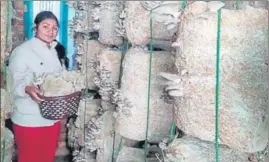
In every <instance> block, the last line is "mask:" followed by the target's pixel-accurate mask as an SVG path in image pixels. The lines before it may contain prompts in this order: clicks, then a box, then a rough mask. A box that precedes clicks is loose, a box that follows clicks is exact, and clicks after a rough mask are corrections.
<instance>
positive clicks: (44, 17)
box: [9, 11, 63, 162]
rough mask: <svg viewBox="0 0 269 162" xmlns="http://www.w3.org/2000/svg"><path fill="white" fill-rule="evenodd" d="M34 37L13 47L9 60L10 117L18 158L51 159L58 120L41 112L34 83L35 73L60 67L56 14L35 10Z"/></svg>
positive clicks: (23, 160) (32, 161) (49, 161)
mask: <svg viewBox="0 0 269 162" xmlns="http://www.w3.org/2000/svg"><path fill="white" fill-rule="evenodd" d="M34 23H35V33H36V34H35V37H33V38H32V39H30V40H27V41H26V42H24V43H22V44H21V45H19V46H18V47H16V48H15V49H14V50H13V52H12V54H11V57H10V60H9V71H10V74H11V77H12V88H13V89H12V90H13V98H14V112H13V114H12V117H11V120H12V122H13V129H14V135H15V142H16V144H17V147H18V162H54V156H55V151H56V148H57V140H58V137H59V133H60V123H59V121H55V120H48V119H45V118H43V117H42V116H41V114H40V111H39V106H38V103H39V102H41V101H42V100H41V99H40V98H39V97H38V94H41V93H42V92H41V91H40V90H39V89H38V87H35V86H34V85H33V84H32V83H33V76H34V75H41V74H44V73H45V74H49V73H52V74H53V73H59V72H61V71H62V69H63V68H62V66H61V63H60V61H59V59H58V54H57V51H56V50H55V47H56V45H57V44H58V43H57V42H55V41H54V40H55V38H56V36H57V34H58V29H59V23H58V20H57V17H56V16H55V15H54V14H53V13H52V12H50V11H43V12H40V13H39V14H37V16H36V18H35V20H34Z"/></svg>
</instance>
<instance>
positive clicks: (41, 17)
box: [34, 11, 59, 26]
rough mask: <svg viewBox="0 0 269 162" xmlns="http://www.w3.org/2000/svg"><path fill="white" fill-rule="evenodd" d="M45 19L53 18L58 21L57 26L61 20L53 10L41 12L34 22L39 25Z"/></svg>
mask: <svg viewBox="0 0 269 162" xmlns="http://www.w3.org/2000/svg"><path fill="white" fill-rule="evenodd" d="M45 19H53V20H55V21H56V23H57V26H59V21H58V19H57V17H56V16H55V15H54V14H53V13H52V12H51V11H41V12H39V13H38V14H37V15H36V17H35V20H34V23H35V24H36V26H38V25H39V24H40V23H41V22H42V21H43V20H45Z"/></svg>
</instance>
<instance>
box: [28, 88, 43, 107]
mask: <svg viewBox="0 0 269 162" xmlns="http://www.w3.org/2000/svg"><path fill="white" fill-rule="evenodd" d="M25 92H26V93H27V94H28V95H29V96H30V97H31V98H32V99H33V100H34V101H35V102H37V103H40V102H41V101H43V100H42V99H41V98H40V97H39V96H38V95H41V94H42V91H41V90H40V89H39V88H37V87H35V86H26V87H25Z"/></svg>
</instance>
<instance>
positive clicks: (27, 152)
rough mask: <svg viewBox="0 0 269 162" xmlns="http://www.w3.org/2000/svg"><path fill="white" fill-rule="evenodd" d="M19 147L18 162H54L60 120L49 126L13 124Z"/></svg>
mask: <svg viewBox="0 0 269 162" xmlns="http://www.w3.org/2000/svg"><path fill="white" fill-rule="evenodd" d="M13 129H14V135H15V141H16V144H17V147H18V162H54V157H55V152H56V149H57V143H58V138H59V134H60V122H57V123H55V124H54V125H53V126H48V127H23V126H19V125H16V124H13Z"/></svg>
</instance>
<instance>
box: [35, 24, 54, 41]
mask: <svg viewBox="0 0 269 162" xmlns="http://www.w3.org/2000/svg"><path fill="white" fill-rule="evenodd" d="M57 33H58V25H57V22H56V21H55V20H54V19H45V20H43V21H41V22H40V23H39V25H38V26H37V31H36V36H37V37H38V38H39V39H41V40H43V41H44V42H46V43H51V42H52V41H54V40H55V38H56V36H57Z"/></svg>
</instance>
